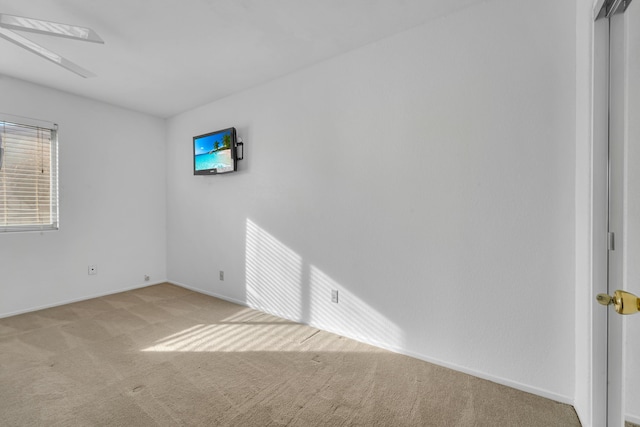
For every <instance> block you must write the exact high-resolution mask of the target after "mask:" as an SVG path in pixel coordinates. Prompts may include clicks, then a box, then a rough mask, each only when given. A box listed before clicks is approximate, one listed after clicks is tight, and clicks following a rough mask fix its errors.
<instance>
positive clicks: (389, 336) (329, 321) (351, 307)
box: [309, 265, 404, 347]
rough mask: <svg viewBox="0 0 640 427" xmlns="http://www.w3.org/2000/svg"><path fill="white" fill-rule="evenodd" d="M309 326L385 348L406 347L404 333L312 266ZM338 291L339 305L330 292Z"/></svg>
mask: <svg viewBox="0 0 640 427" xmlns="http://www.w3.org/2000/svg"><path fill="white" fill-rule="evenodd" d="M309 286H310V288H311V292H310V298H311V316H310V323H311V324H313V325H316V326H318V327H322V328H324V329H327V330H329V331H332V332H338V333H341V334H344V335H347V336H350V337H352V338H356V339H361V340H364V341H368V342H372V341H373V342H379V343H384V344H385V346H391V347H396V346H401V345H403V340H404V334H403V332H402V330H401V329H400V328H399V327H398V326H397V325H396V324H395V323H393V322H392V321H390V320H389V319H388V318H386V317H385V316H383V315H382V314H380V312H379V311H377V310H376V309H374V308H373V307H371V306H370V305H368V304H367V303H365V302H364V301H363V300H362V299H360V298H358V297H357V296H355V295H354V294H353V293H351V292H350V291H349V289H348V288H346V287H345V286H343V285H341V284H340V283H338V282H337V281H335V280H333V279H332V278H331V277H329V275H327V274H326V273H324V272H323V271H322V270H320V269H319V268H317V267H316V266H313V265H312V266H311V272H310V280H309ZM334 289H335V290H338V295H339V298H338V303H337V304H336V303H332V302H331V298H330V296H331V290H334Z"/></svg>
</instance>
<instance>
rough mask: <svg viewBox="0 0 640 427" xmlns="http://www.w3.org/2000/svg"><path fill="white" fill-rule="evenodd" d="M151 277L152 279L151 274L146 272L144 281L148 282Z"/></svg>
mask: <svg viewBox="0 0 640 427" xmlns="http://www.w3.org/2000/svg"><path fill="white" fill-rule="evenodd" d="M149 279H151V277H149V275H148V274H145V275H144V281H145V282H148V281H149Z"/></svg>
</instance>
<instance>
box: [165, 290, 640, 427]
mask: <svg viewBox="0 0 640 427" xmlns="http://www.w3.org/2000/svg"><path fill="white" fill-rule="evenodd" d="M168 282H169V283H171V284H173V285H176V286H180V287H183V288H186V289H189V290H192V291H195V292H200V293H202V294H205V295H209V296H212V297H215V298H219V299H221V300H225V301H229V302H232V303H235V304H238V305H241V306H244V307H249V308H253V309H255V310H259V311H263V312H268V313H269V314H271V315H274V316H278V317H282V318H285V319H287V320H291V321H294V322H298V323H305V324H308V325H309V326H312V327H314V328H318V329H322V330H324V331H327V332H331V333H334V334H337V335H341V336H344V337H346V338H350V339H353V340H355V341H359V342H361V343H364V344H369V345H372V346H375V347H380V348H383V349H385V350H389V351H392V352H394V353H398V354H403V355H405V356H410V357H413V358H415V359H420V360H423V361H425V362H429V363H433V364H434V365H438V366H442V367H445V368H448V369H452V370H454V371H458V372H462V373H465V374H469V375H471V376H474V377H477V378H482V379H484V380H487V381H491V382H494V383H497V384H501V385H504V386H507V387H511V388H514V389H516V390H520V391H524V392H526V393H531V394H535V395H537V396H541V397H544V398H547V399H551V400H554V401H556V402H560V403H565V404H567V405H571V406H573V405H574V400H573V398H571V397H569V396H565V395H562V394H557V393H553V392H550V391H548V390H544V389H540V388H537V387H533V386H530V385H527V384H522V383H519V382H517V381H512V380H508V379H506V378H501V377H497V376H495V375H491V374H488V373H486V372H481V371H477V370H474V369H470V368H466V367H464V366H459V365H456V364H453V363H449V362H445V361H443V360H438V359H434V358H432V357H428V356H425V355H423V354H420V353H415V352H413V351H410V350H407V349H405V348H402V347H397V346H390V345H388V344H385V343H383V342H378V341H375V340H372V339H369V338H366V337H361V336H354V335H352V334H345V333H344V332H343V331H339V330H331V329H326V327H324V326H323V325H316V324H313V323H306V322H302V321H301V320H300V319H291V318H290V317H288V316H283V314H282V313H277V312H273V311H267V310H265V309H264V308H263V307H253V306H251V305H249V304H247V302H246V301H239V300H236V299H233V298H229V297H226V296H224V295H218V294H216V293H214V292H210V291H206V290H204V289H199V288H195V287H192V286H188V285H185V284H183V283H179V282H175V281H172V280H168ZM633 422H635V421H633Z"/></svg>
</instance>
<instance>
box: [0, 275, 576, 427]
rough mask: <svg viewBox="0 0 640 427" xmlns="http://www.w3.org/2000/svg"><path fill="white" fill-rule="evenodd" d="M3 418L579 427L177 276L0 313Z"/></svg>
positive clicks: (516, 395)
mask: <svg viewBox="0 0 640 427" xmlns="http://www.w3.org/2000/svg"><path fill="white" fill-rule="evenodd" d="M0 425H1V426H45V425H46V426H94V425H95V426H180V425H182V426H242V427H245V426H248V427H250V426H393V427H398V426H518V427H526V426H546V427H550V426H562V427H569V426H579V425H580V423H579V421H578V418H577V416H576V413H575V411H574V410H573V408H572V407H571V406H568V405H564V404H560V403H557V402H553V401H551V400H547V399H544V398H542V397H539V396H535V395H532V394H528V393H524V392H521V391H518V390H514V389H512V388H509V387H505V386H502V385H498V384H495V383H492V382H490V381H486V380H482V379H479V378H475V377H473V376H470V375H466V374H463V373H459V372H456V371H452V370H449V369H446V368H443V367H440V366H436V365H433V364H430V363H427V362H423V361H420V360H417V359H414V358H411V357H407V356H403V355H399V354H395V353H392V352H389V351H386V350H382V349H379V348H376V347H372V346H370V345H366V344H362V343H360V342H357V341H354V340H351V339H347V338H344V337H341V336H338V335H335V334H331V333H328V332H324V331H321V330H318V329H315V328H312V327H309V326H306V325H301V324H297V323H294V322H290V321H287V320H283V319H280V318H277V317H274V316H271V315H268V314H265V313H262V312H259V311H256V310H252V309H249V308H246V307H243V306H239V305H236V304H232V303H229V302H226V301H222V300H220V299H217V298H213V297H210V296H206V295H202V294H199V293H196V292H192V291H190V290H186V289H183V288H180V287H177V286H174V285H170V284H161V285H155V286H150V287H147V288H142V289H137V290H133V291H129V292H124V293H119V294H114V295H109V296H105V297H101V298H95V299H91V300H87V301H82V302H77V303H73V304H68V305H64V306H59V307H55V308H49V309H46V310H40V311H37V312H32V313H28V314H22V315H18V316H13V317H8V318H4V319H0Z"/></svg>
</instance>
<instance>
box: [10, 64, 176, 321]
mask: <svg viewBox="0 0 640 427" xmlns="http://www.w3.org/2000/svg"><path fill="white" fill-rule="evenodd" d="M81 83H82V81H81V79H79V84H81ZM0 93H2V96H1V97H0V112H3V113H7V114H12V115H18V116H25V117H30V118H35V119H41V120H47V121H51V122H54V123H57V124H58V125H59V133H58V136H59V171H60V173H59V179H60V230H59V231H54V232H45V233H42V234H41V233H4V234H0V271H1V272H2V274H1V277H2V279H1V280H2V283H1V286H0V316H8V315H10V314H15V313H18V312H23V311H29V310H34V309H37V308H40V307H44V306H50V305H55V304H60V303H64V302H68V301H72V300H77V299H82V298H87V297H91V296H95V295H101V294H106V293H113V292H117V291H120V290H123V289H127V288H132V287H136V286H140V285H143V284H145V282H144V275H145V274H148V275H150V276H151V282H160V281H163V280H165V279H166V258H165V257H166V191H165V188H166V187H165V185H166V181H165V176H166V175H165V171H164V164H165V161H166V160H165V124H164V121H163V120H161V119H157V118H153V117H151V116H147V115H143V114H139V113H134V112H131V111H128V110H124V109H121V108H117V107H113V106H110V105H107V104H103V103H100V102H96V101H91V100H88V99H84V98H80V97H76V96H72V95H68V94H64V93H62V92H58V91H55V90H51V89H46V88H43V87H40V86H36V85H32V84H29V83H26V82H23V81H20V80H15V79H12V78H9V77H4V76H3V77H0ZM89 264H95V265H97V266H98V274H97V275H96V276H89V275H87V266H88V265H89ZM147 284H148V283H147Z"/></svg>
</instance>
